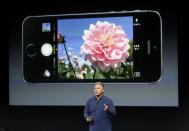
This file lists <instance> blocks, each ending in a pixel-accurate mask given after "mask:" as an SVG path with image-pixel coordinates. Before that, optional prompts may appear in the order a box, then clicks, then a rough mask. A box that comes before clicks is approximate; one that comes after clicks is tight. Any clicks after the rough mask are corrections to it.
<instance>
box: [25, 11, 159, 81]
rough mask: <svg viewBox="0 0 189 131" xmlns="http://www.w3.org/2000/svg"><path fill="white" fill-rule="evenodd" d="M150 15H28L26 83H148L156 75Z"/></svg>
mask: <svg viewBox="0 0 189 131" xmlns="http://www.w3.org/2000/svg"><path fill="white" fill-rule="evenodd" d="M161 30H162V29H161V17H160V15H159V13H157V12H155V11H138V12H136V11H131V12H114V13H113V12H104V13H87V14H68V15H56V16H30V17H27V18H26V19H25V20H24V21H23V32H22V33H23V76H24V80H25V81H27V82H29V83H77V82H79V83H80V82H82V83H86V82H95V81H103V82H111V83H112V82H115V83H154V82H157V81H159V80H160V78H161V73H162V62H161V61H162V49H161V48H162V41H161V39H162V38H161V35H162V34H161Z"/></svg>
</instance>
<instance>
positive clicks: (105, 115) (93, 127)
mask: <svg viewBox="0 0 189 131" xmlns="http://www.w3.org/2000/svg"><path fill="white" fill-rule="evenodd" d="M104 104H106V105H108V107H109V110H108V111H107V112H105V111H104ZM114 115H116V109H115V106H114V104H113V102H112V100H111V99H110V98H108V97H106V96H102V97H101V98H100V99H99V100H98V99H97V98H96V96H94V97H92V98H90V99H89V100H88V101H87V103H86V106H85V109H84V117H85V119H87V118H88V117H92V122H91V123H90V126H89V131H111V130H112V124H111V118H112V116H114Z"/></svg>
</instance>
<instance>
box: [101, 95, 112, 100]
mask: <svg viewBox="0 0 189 131" xmlns="http://www.w3.org/2000/svg"><path fill="white" fill-rule="evenodd" d="M103 97H104V99H105V100H107V101H112V99H111V98H110V97H108V96H103Z"/></svg>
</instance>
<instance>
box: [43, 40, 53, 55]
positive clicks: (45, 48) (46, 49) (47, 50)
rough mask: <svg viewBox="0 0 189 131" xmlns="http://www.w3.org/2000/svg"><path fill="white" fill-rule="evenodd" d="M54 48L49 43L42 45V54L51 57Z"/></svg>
mask: <svg viewBox="0 0 189 131" xmlns="http://www.w3.org/2000/svg"><path fill="white" fill-rule="evenodd" d="M52 50H53V48H52V46H51V45H50V44H48V43H45V44H43V45H42V47H41V53H42V54H43V55H44V56H50V55H51V54H52Z"/></svg>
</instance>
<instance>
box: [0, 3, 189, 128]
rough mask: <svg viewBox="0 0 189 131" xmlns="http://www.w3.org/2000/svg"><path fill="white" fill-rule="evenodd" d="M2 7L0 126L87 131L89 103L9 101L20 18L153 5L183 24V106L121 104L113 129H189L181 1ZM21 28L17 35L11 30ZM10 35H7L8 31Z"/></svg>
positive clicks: (180, 44) (168, 18) (180, 50)
mask: <svg viewBox="0 0 189 131" xmlns="http://www.w3.org/2000/svg"><path fill="white" fill-rule="evenodd" d="M3 6H4V7H5V9H1V14H2V15H1V17H2V19H1V23H2V24H1V43H0V45H1V51H0V56H1V61H0V67H1V68H0V69H1V70H0V71H1V76H0V82H1V85H0V128H5V129H6V131H74V130H76V131H87V130H88V125H87V124H86V122H85V120H84V119H83V109H84V107H39V106H33V107H31V106H30V107H23V106H22V107H21V106H20V107H13V106H9V105H8V84H9V81H8V66H9V63H8V55H9V53H8V45H9V41H10V39H14V40H16V41H21V22H22V20H23V19H24V18H25V17H26V16H29V15H45V14H64V13H80V12H81V13H82V12H101V11H112V10H113V11H120V10H135V9H153V10H157V11H159V12H160V13H161V15H162V16H163V17H164V18H166V21H167V24H172V22H171V21H172V20H175V21H177V22H173V23H176V24H175V25H173V26H174V27H175V28H178V32H177V34H178V53H179V59H178V60H179V105H180V106H179V107H178V108H176V107H117V108H116V109H117V112H118V114H117V117H115V118H114V119H113V131H125V130H126V131H139V130H140V131H143V130H144V131H168V130H171V131H188V130H189V101H188V100H189V89H188V85H189V82H188V80H187V79H188V76H187V73H188V69H187V68H188V66H187V61H188V57H187V56H188V55H187V51H186V50H187V44H188V43H187V42H185V41H184V40H183V38H184V33H183V32H184V29H183V28H185V24H187V22H185V21H184V20H185V17H183V16H184V13H183V12H184V10H180V9H179V8H180V6H181V5H180V4H179V3H178V2H176V1H175V2H173V1H172V2H171V3H170V2H165V1H162V2H156V1H151V2H150V1H132V2H131V1H124V2H119V1H117V0H116V1H95V0H94V1H77V2H76V1H73V0H70V1H61V0H52V1H50V0H49V1H45V0H42V1H40V2H39V1H37V0H34V1H25V2H18V1H17V2H10V1H8V2H7V3H6V4H5V5H3ZM15 31H16V32H17V33H18V34H17V35H16V36H20V37H14V34H11V33H12V32H15ZM170 33H171V32H170ZM5 34H8V35H5Z"/></svg>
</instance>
